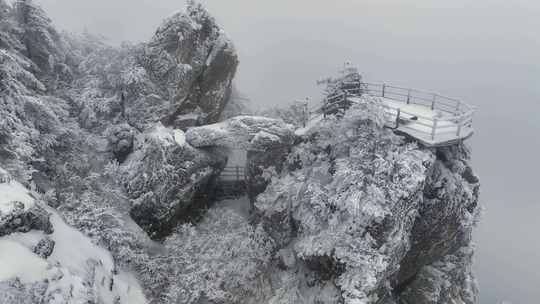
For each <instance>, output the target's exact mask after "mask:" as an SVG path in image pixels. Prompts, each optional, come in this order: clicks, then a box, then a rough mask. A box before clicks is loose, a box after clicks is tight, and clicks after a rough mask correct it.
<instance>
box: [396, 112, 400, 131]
mask: <svg viewBox="0 0 540 304" xmlns="http://www.w3.org/2000/svg"><path fill="white" fill-rule="evenodd" d="M400 116H401V109H400V108H398V109H397V116H396V129H397V128H399V118H400Z"/></svg>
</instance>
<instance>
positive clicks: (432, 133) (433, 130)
mask: <svg viewBox="0 0 540 304" xmlns="http://www.w3.org/2000/svg"><path fill="white" fill-rule="evenodd" d="M436 130H437V118H435V119H433V128H432V129H431V140H434V139H435V131H436Z"/></svg>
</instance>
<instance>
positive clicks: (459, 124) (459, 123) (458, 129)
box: [456, 121, 462, 137]
mask: <svg viewBox="0 0 540 304" xmlns="http://www.w3.org/2000/svg"><path fill="white" fill-rule="evenodd" d="M461 125H462V122H461V121H460V122H458V127H457V133H456V136H457V137H459V136H460V135H461Z"/></svg>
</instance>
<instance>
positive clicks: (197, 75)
mask: <svg viewBox="0 0 540 304" xmlns="http://www.w3.org/2000/svg"><path fill="white" fill-rule="evenodd" d="M10 3H11V4H8V3H6V2H5V1H4V0H0V168H1V172H2V174H1V175H2V176H3V177H2V183H4V184H5V185H4V186H1V185H0V187H1V188H0V190H1V195H2V196H6V198H7V199H9V201H8V202H6V204H7V205H9V206H11V207H9V208H2V210H1V211H0V227H1V230H2V233H1V241H2V242H3V241H6V242H7V241H8V240H10V239H15V241H16V242H18V243H17V244H19V245H13V244H12V243H10V244H11V245H13V246H11V245H9V246H8V245H6V246H8V247H9V248H11V249H13V248H15V249H13V250H18V251H21V250H22V251H23V252H25V254H26V255H25V256H30V257H33V256H32V250H33V249H32V248H33V246H34V245H36V244H33V243H29V242H26V241H24V240H25V239H27V238H30V235H33V234H34V232H36V231H44V232H43V233H45V234H47V233H53V232H52V231H53V230H54V229H53V228H54V227H53V228H51V225H50V224H47V223H48V222H47V221H46V220H45V219H47V218H48V214H52V215H53V217H58V218H63V220H62V221H65V222H66V223H67V224H69V225H70V226H72V227H74V228H76V229H77V230H79V231H80V232H82V234H81V235H80V236H81V238H79V239H78V240H86V239H85V238H84V237H87V238H88V239H87V240H86V241H85V242H88V243H90V241H91V242H92V244H94V245H95V246H96V248H100V249H99V250H103V252H105V253H106V254H107V255H108V256H109V257H110V261H109V262H110V263H111V264H110V265H108V266H107V268H106V269H105V270H104V271H111V270H114V272H115V273H123V272H124V271H125V272H126V273H132V274H134V275H135V277H137V279H138V280H139V281H140V284H141V285H142V288H143V290H144V291H143V292H144V295H143V299H142V300H137V301H135V300H133V301H134V302H130V303H146V302H148V301H150V302H155V303H159V302H160V301H161V300H160V299H161V298H162V297H164V293H165V292H166V290H167V287H168V286H170V285H171V284H172V283H173V282H174V281H171V280H170V279H171V278H172V273H171V269H170V268H168V265H166V264H163V265H162V264H159V263H158V262H157V261H158V260H159V258H158V257H156V254H157V252H160V253H162V255H160V258H166V257H168V254H169V253H168V251H167V250H165V249H164V248H163V246H161V245H159V244H156V243H154V242H153V241H152V240H151V239H150V238H149V237H152V238H162V237H164V236H166V235H168V234H169V233H170V232H171V231H172V230H173V229H174V227H175V225H176V222H177V221H178V220H179V217H178V214H179V213H182V212H183V210H185V209H186V208H188V207H191V206H192V205H193V204H197V203H199V202H198V201H197V200H195V197H196V196H197V193H198V192H199V191H202V190H206V189H207V188H208V189H211V188H210V187H211V185H212V181H213V179H214V178H215V177H216V176H217V175H218V174H219V172H220V170H221V168H222V167H223V166H224V165H225V162H226V157H225V156H224V154H223V153H222V152H221V151H202V150H199V149H196V148H193V147H191V146H189V145H187V144H185V142H184V141H183V136H184V135H183V131H182V130H180V129H175V128H180V127H181V128H185V127H187V126H191V125H199V124H205V123H208V122H215V121H217V119H218V118H219V116H220V114H221V112H222V110H223V108H224V107H225V106H226V104H227V101H228V99H229V94H230V91H231V83H232V79H233V77H234V74H235V70H236V65H237V64H238V60H237V56H236V53H235V50H234V47H233V45H232V43H231V42H230V40H229V39H228V38H227V37H226V35H225V34H224V33H223V31H222V30H221V29H220V28H219V27H218V26H217V24H216V23H215V21H214V19H213V18H212V17H211V16H210V15H209V14H208V12H207V11H206V10H205V9H204V8H203V7H202V6H200V5H198V4H195V3H190V4H189V5H188V6H187V8H186V9H185V10H184V11H183V12H180V13H177V14H175V15H173V16H171V17H169V18H168V19H166V20H165V21H164V23H163V25H162V26H160V28H159V29H158V30H157V32H156V34H155V36H154V38H153V39H152V41H150V42H149V43H141V44H137V45H128V44H125V45H123V46H122V47H120V48H113V47H110V46H108V45H106V44H104V43H102V42H101V41H100V40H99V39H98V38H96V37H93V36H92V35H89V34H84V35H82V36H73V35H67V34H62V33H59V32H58V31H56V29H55V28H54V27H53V26H52V23H51V21H50V20H49V19H48V18H47V16H46V14H45V13H44V12H43V11H42V10H41V8H39V7H38V6H36V5H35V4H34V3H33V2H32V1H29V0H24V1H10ZM8 180H9V181H8ZM21 185H24V188H25V189H31V191H32V192H31V193H30V192H29V191H30V190H25V191H26V192H29V193H30V194H25V195H26V196H25V197H27V196H28V195H30V196H31V197H32V200H38V201H39V202H40V203H37V204H33V205H32V206H33V207H31V208H28V210H27V209H25V208H24V207H23V206H22V205H21V203H20V202H19V201H20V199H19V198H18V197H12V196H10V194H11V192H14V191H15V190H14V188H13V187H15V188H16V189H19V188H21V187H22V186H21ZM19 190H20V189H19ZM26 192H25V193H26ZM52 208H54V209H52ZM44 210H48V211H47V212H45V211H44ZM58 221H60V220H58ZM64 225H65V224H64ZM52 226H54V225H52ZM66 227H67V226H66ZM27 235H28V236H27ZM43 239H44V240H46V239H47V238H46V237H44V238H43ZM36 240H37V241H39V240H38V239H36ZM64 241H66V242H68V245H67V246H69V241H70V240H64ZM71 241H73V242H77V240H71ZM81 242H82V241H81ZM20 244H22V245H20ZM47 244H48V243H47V242H46V241H44V243H43V246H41V245H40V246H39V247H40V248H41V247H43V248H45V249H44V251H45V253H46V255H48V254H52V255H53V256H54V255H55V254H56V252H57V249H55V248H61V247H56V246H50V245H47ZM94 245H93V246H94ZM14 246H15V247H14ZM16 246H19V247H16ZM20 246H23V247H25V248H27V249H24V248H21V247H20ZM36 246H37V245H36ZM74 246H76V244H74ZM74 248H77V247H74ZM25 250H26V251H25ZM28 250H29V251H28ZM96 250H97V249H96ZM48 251H51V252H48ZM39 252H41V250H40V251H39ZM88 254H89V255H92V252H90V253H88ZM36 257H37V256H36ZM37 259H38V260H36V258H34V257H33V261H35V262H36V263H37V264H40V265H41V266H43V267H49V266H47V261H45V262H43V261H39V257H37ZM100 260H102V258H101V257H100V256H94V257H89V258H88V261H89V262H88V263H94V262H91V261H95V262H97V263H102V262H105V261H100ZM50 263H53V264H58V263H59V265H58V266H59V267H61V268H62V267H64V268H65V269H67V270H63V271H62V272H64V273H65V272H66V271H68V272H73V271H74V270H73V269H72V268H70V267H67V266H66V265H64V264H65V263H68V262H66V260H58V259H57V260H51V261H50ZM81 263H82V264H81V265H78V266H77V267H79V268H77V271H78V272H77V275H75V276H73V277H72V278H71V279H72V280H74V281H73V282H70V280H71V279H70V280H66V281H65V282H64V283H62V284H60V285H58V286H57V287H54V288H58V289H59V293H60V294H61V296H56V295H52V294H50V293H49V292H48V291H47V292H44V291H43V292H41V291H39V292H37V293H36V294H35V295H34V297H33V298H30V297H28V299H25V301H27V302H29V303H36V302H43V303H49V302H51V303H52V302H53V298H54V301H57V302H54V303H79V302H81V303H82V302H84V303H87V302H88V303H109V302H110V303H112V302H114V303H117V302H116V301H121V303H124V302H125V301H128V299H127V298H126V297H127V295H126V294H121V293H119V292H116V293H114V294H113V295H110V294H109V295H105V294H104V293H103V292H104V290H105V289H103V290H101V289H99V290H93V291H92V292H90V291H89V289H83V290H82V291H81V292H82V293H84V295H83V294H71V295H70V292H69V290H70V288H78V287H74V286H75V285H76V284H77V283H76V282H75V281H77V280H79V278H80V280H81V283H82V284H83V285H84V286H88V285H91V286H98V285H99V286H105V285H106V284H109V283H106V284H105V283H104V282H102V281H101V279H100V278H99V281H98V278H97V277H96V281H92V279H91V278H92V276H93V274H92V273H94V272H95V271H96V270H95V269H94V268H92V267H86V266H85V265H86V264H87V261H85V260H84V259H83V260H81ZM64 268H62V269H64ZM109 268H110V269H109ZM15 270H16V269H15ZM15 274H17V273H16V272H15V273H10V274H9V275H8V276H7V277H2V278H1V280H2V281H5V284H4V283H3V284H4V285H3V287H6V288H3V287H2V288H1V289H0V294H1V296H2V298H6V299H8V300H9V302H8V303H10V304H11V303H23V302H19V300H20V299H21V298H23V295H25V294H26V295H27V293H34V292H35V290H36V289H35V288H38V289H39V290H43V289H44V288H45V289H47V290H48V289H49V288H53V287H46V286H45V285H43V284H41V283H42V281H43V280H49V281H50V280H51V278H50V277H34V278H33V280H32V281H31V282H30V281H21V280H20V279H18V278H16V276H15ZM128 277H129V278H131V276H128ZM123 278H124V277H122V278H112V277H111V283H110V284H111V287H110V288H109V287H107V288H106V289H111V290H114V289H115V288H117V286H127V285H125V284H128V283H126V282H124V281H122V280H123ZM129 280H131V279H129ZM129 280H128V281H129ZM34 283H35V284H34ZM124 283H125V284H124ZM36 284H37V285H36ZM103 284H105V285H103ZM122 284H124V285H122ZM137 284H138V283H137ZM128 285H129V286H132V285H133V284H131V283H130V284H128ZM173 285H174V284H173ZM50 286H52V285H50ZM55 286H56V285H55ZM34 287H35V288H34ZM85 288H86V287H85ZM118 288H121V287H118ZM134 292H137V290H135V289H134ZM144 296H145V297H146V298H144ZM24 303H26V302H24Z"/></svg>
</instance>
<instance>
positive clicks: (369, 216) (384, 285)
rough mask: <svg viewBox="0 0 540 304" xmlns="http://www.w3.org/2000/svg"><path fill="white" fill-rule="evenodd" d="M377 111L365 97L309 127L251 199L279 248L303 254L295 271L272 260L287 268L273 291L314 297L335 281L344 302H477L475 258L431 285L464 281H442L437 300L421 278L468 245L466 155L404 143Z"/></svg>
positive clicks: (473, 198) (473, 183)
mask: <svg viewBox="0 0 540 304" xmlns="http://www.w3.org/2000/svg"><path fill="white" fill-rule="evenodd" d="M381 115H383V112H382V110H381V109H380V107H378V106H377V102H376V101H374V100H371V99H369V98H366V99H364V101H363V102H362V103H361V104H359V105H355V106H353V107H352V108H351V109H349V111H347V112H346V113H345V115H344V116H343V118H341V119H337V118H335V117H332V116H331V117H328V118H327V119H326V120H323V121H321V122H319V123H318V124H316V125H314V126H312V127H311V128H310V129H309V130H307V131H306V132H305V134H304V135H303V137H302V138H303V140H302V142H301V143H300V144H298V145H295V146H294V147H293V148H292V151H291V153H290V154H289V155H288V160H287V162H286V164H285V165H283V166H282V170H273V169H272V168H268V169H267V170H266V173H267V179H269V180H270V182H269V185H268V186H267V187H266V190H265V191H264V192H263V193H261V194H259V195H258V196H257V197H256V201H255V212H256V214H257V218H258V222H260V223H261V224H262V225H263V226H264V227H265V230H266V232H267V233H268V234H269V235H270V236H271V238H272V240H273V242H275V244H276V245H277V247H276V250H280V251H279V252H283V250H292V251H293V252H294V254H295V258H296V261H297V263H296V265H295V266H294V267H292V269H291V268H285V269H283V267H281V268H280V266H279V265H280V263H276V264H275V265H274V267H275V268H274V269H275V271H278V270H279V271H280V273H281V274H280V275H279V276H277V278H275V279H274V280H273V281H272V282H273V283H272V284H273V286H274V288H275V290H274V294H276V295H277V294H280V293H284V294H287V295H288V296H289V297H296V298H298V297H299V298H300V299H302V298H304V299H305V300H299V301H298V303H311V302H310V301H311V300H312V299H313V298H312V297H313V294H317V293H321V292H322V290H324V289H326V288H328V284H330V285H331V286H333V287H332V288H331V289H332V290H334V292H336V293H337V294H339V295H340V296H339V298H341V299H342V301H344V303H392V302H394V303H447V302H445V301H447V300H448V299H449V298H452V299H453V300H455V301H459V302H460V303H467V304H469V303H470V304H472V303H475V299H476V298H475V293H476V285H475V281H474V278H473V276H472V273H471V272H470V259H461V260H460V261H462V262H459V263H461V264H460V265H461V266H459V267H458V266H456V267H454V268H452V270H451V272H450V273H448V274H447V275H445V276H444V277H445V279H446V280H447V281H448V283H444V282H434V283H433V284H435V285H437V284H438V285H445V286H448V284H455V285H457V286H460V287H458V288H453V289H447V287H444V288H445V289H444V290H441V291H440V292H439V293H438V295H437V299H440V302H437V301H434V302H430V301H425V300H423V299H426V298H429V297H428V295H427V294H422V293H423V292H427V291H424V289H423V288H424V287H427V286H426V285H423V284H422V283H421V282H424V281H426V280H430V281H433V280H440V279H439V278H433V279H431V278H430V277H429V275H430V274H429V273H430V271H431V270H430V269H432V268H441V267H446V266H444V265H449V264H448V263H447V260H448V259H452V258H450V256H452V255H458V256H460V254H459V252H460V250H462V249H461V248H463V247H469V246H470V241H471V238H470V237H471V233H472V227H473V224H474V220H475V217H476V216H477V212H478V208H477V201H478V187H479V184H478V179H477V178H476V177H475V176H474V174H473V173H472V170H471V169H470V166H469V165H468V161H467V160H468V159H469V152H468V150H467V149H466V148H465V147H464V146H462V145H459V146H456V147H453V148H439V149H433V150H431V149H426V148H422V147H419V146H418V145H417V144H415V143H407V141H405V140H404V139H403V138H400V137H399V136H396V135H395V134H394V133H393V132H392V131H391V130H388V129H384V128H383V127H382V124H380V119H379V118H380V117H382V116H381ZM456 259H457V258H456ZM281 264H283V263H281ZM425 267H428V268H425ZM429 267H432V268H429ZM426 269H427V270H426ZM448 271H450V270H448ZM422 273H426V274H425V275H424V274H422ZM419 275H420V276H419ZM285 276H293V277H294V284H293V285H291V284H290V281H287V280H285V281H284V279H283V278H284V277H285ZM421 276H425V277H426V278H425V279H424V278H421ZM414 278H417V280H420V281H414V280H413V279H414ZM453 279H455V281H453ZM413 281H414V283H412V282H413ZM287 282H289V283H287ZM306 284H307V285H308V286H309V287H310V288H308V289H306V288H305V287H304V286H305V285H306ZM438 285H437V286H438ZM408 287H410V289H408V290H409V291H408V293H407V294H406V296H405V294H404V297H403V300H401V298H400V293H401V292H402V291H403V290H406V289H407V288H408ZM428 288H429V287H428ZM433 288H437V287H436V286H435V287H433ZM299 295H300V296H299ZM283 297H284V296H283V295H281V296H280V297H279V298H283ZM274 299H275V300H277V299H278V298H274ZM309 299H311V300H309ZM406 299H407V300H406ZM415 299H416V300H417V301H416V300H415ZM340 301H341V300H339V299H336V298H329V299H328V301H322V302H320V303H340ZM422 301H425V302H422Z"/></svg>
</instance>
